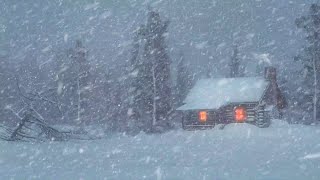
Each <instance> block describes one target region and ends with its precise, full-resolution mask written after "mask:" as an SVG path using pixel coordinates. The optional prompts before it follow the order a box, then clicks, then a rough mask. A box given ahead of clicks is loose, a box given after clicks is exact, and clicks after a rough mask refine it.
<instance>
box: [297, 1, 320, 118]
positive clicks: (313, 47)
mask: <svg viewBox="0 0 320 180" xmlns="http://www.w3.org/2000/svg"><path fill="white" fill-rule="evenodd" d="M296 25H297V27H298V28H299V29H302V30H303V31H304V32H305V33H306V40H307V43H308V44H307V45H306V47H305V48H304V50H303V53H302V54H300V55H299V56H297V57H296V58H295V59H296V60H299V61H300V62H302V63H303V65H304V67H303V75H304V81H303V82H302V83H303V84H301V87H302V89H303V91H302V93H303V96H304V98H303V99H304V102H303V105H304V106H303V108H305V110H306V111H307V112H308V111H309V112H310V110H311V111H313V113H312V114H313V122H314V123H317V122H318V116H319V112H318V110H317V109H318V106H319V98H318V96H319V90H318V89H319V77H320V76H319V75H320V71H319V70H320V69H319V65H320V5H319V4H312V5H311V6H310V9H309V12H308V15H306V16H302V17H300V18H298V19H296Z"/></svg>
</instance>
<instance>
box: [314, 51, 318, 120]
mask: <svg viewBox="0 0 320 180" xmlns="http://www.w3.org/2000/svg"><path fill="white" fill-rule="evenodd" d="M313 73H314V74H313V76H314V85H313V86H314V95H313V122H314V123H317V101H318V94H317V93H318V90H317V87H318V82H317V65H316V58H315V57H313Z"/></svg>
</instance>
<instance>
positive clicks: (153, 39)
mask: <svg viewBox="0 0 320 180" xmlns="http://www.w3.org/2000/svg"><path fill="white" fill-rule="evenodd" d="M168 25H169V22H168V21H162V20H161V18H160V14H159V13H158V12H155V11H150V12H149V14H148V23H147V26H146V33H147V34H146V37H147V43H146V47H145V49H146V53H145V54H146V56H145V58H147V60H152V61H151V65H152V68H151V71H152V72H151V73H152V91H151V92H152V126H151V129H152V128H154V127H155V126H156V125H157V124H162V125H163V124H164V122H165V121H166V120H167V118H168V115H169V113H170V112H171V110H172V107H171V105H172V95H171V93H172V92H171V87H172V85H171V76H170V65H171V60H170V58H169V56H168V54H167V47H166V44H165V37H166V33H167V28H168Z"/></svg>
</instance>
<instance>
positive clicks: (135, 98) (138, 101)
mask: <svg viewBox="0 0 320 180" xmlns="http://www.w3.org/2000/svg"><path fill="white" fill-rule="evenodd" d="M144 31H145V30H144V27H143V26H141V27H139V28H138V29H137V30H136V31H135V32H134V39H133V45H132V50H131V59H130V60H129V67H128V68H127V72H128V77H127V79H126V81H124V83H125V84H128V85H129V87H128V88H127V89H128V92H127V94H128V99H127V104H128V111H127V115H128V123H127V130H128V131H139V130H141V129H143V124H144V122H143V119H142V113H143V111H144V109H145V108H144V107H145V106H144V102H143V99H142V97H143V96H142V92H143V90H144V81H143V80H144V77H145V76H146V75H145V74H144V73H145V71H143V69H142V67H143V61H142V60H143V58H141V57H140V56H139V52H140V49H141V43H142V37H143V35H144Z"/></svg>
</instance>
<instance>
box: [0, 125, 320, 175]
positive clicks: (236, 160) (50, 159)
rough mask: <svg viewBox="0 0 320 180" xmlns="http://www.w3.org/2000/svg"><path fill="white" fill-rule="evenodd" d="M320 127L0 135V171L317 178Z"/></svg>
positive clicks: (4, 173) (66, 173) (7, 172)
mask: <svg viewBox="0 0 320 180" xmlns="http://www.w3.org/2000/svg"><path fill="white" fill-rule="evenodd" d="M319 135H320V127H315V126H302V125H288V124H286V123H285V122H282V121H279V120H274V121H273V124H272V126H271V127H270V128H267V129H259V128H257V127H255V126H252V125H249V124H231V125H228V126H226V127H225V129H224V130H219V129H218V128H215V129H211V130H204V131H183V130H178V131H172V132H169V133H166V134H161V135H160V134H155V135H146V134H143V133H141V134H139V135H137V136H136V137H130V136H124V135H114V136H113V137H109V138H106V139H102V140H95V141H69V142H50V143H49V142H48V143H21V142H20V143H17V142H0V179H1V180H2V179H19V180H20V179H41V180H43V179H52V180H56V179H67V180H73V179H75V180H79V179H88V180H93V179H124V180H125V179H181V180H187V179H191V180H195V179H206V180H215V179H216V180H228V179H237V180H250V179H256V180H286V179H288V180H301V179H315V180H318V179H320V138H319Z"/></svg>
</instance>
